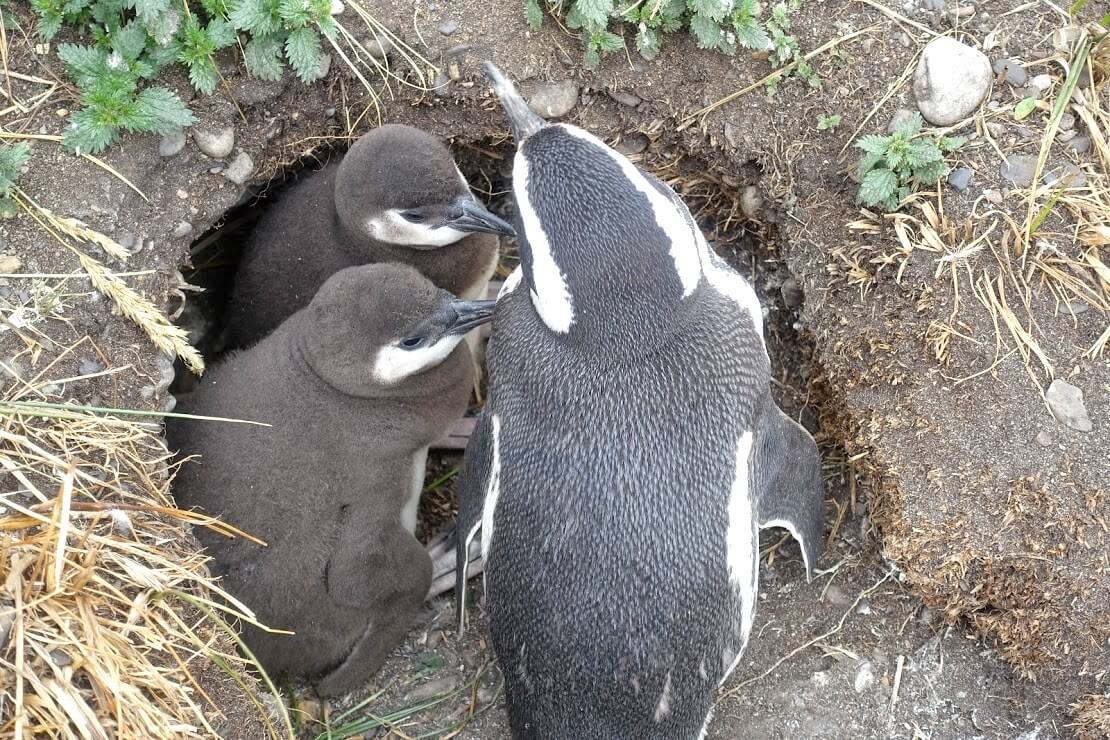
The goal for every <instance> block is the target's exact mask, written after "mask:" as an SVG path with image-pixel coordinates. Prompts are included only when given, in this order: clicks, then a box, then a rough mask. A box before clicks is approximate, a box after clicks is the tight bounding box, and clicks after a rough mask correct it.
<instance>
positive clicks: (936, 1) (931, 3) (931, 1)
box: [921, 0, 944, 13]
mask: <svg viewBox="0 0 1110 740" xmlns="http://www.w3.org/2000/svg"><path fill="white" fill-rule="evenodd" d="M921 7H923V8H925V10H931V11H932V12H934V13H936V12H939V11H941V10H944V0H922V1H921Z"/></svg>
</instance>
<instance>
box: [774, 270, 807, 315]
mask: <svg viewBox="0 0 1110 740" xmlns="http://www.w3.org/2000/svg"><path fill="white" fill-rule="evenodd" d="M779 292H780V293H781V294H782V302H783V303H784V304H786V307H787V308H794V309H797V308H801V307H802V303H804V302H805V294H804V293H802V287H801V286H800V285H798V281H797V280H796V279H795V278H792V277H788V278H786V280H783V281H782V285H781V286H780V287H779Z"/></svg>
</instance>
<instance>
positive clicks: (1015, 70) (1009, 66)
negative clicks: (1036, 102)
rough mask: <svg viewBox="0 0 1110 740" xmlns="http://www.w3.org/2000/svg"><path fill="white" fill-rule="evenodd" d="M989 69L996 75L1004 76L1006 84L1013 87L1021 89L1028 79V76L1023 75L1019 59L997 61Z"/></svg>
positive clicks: (1023, 71)
mask: <svg viewBox="0 0 1110 740" xmlns="http://www.w3.org/2000/svg"><path fill="white" fill-rule="evenodd" d="M991 68H992V69H993V70H994V73H995V74H996V75H1002V76H1004V77H1005V79H1006V82H1009V83H1010V84H1011V85H1014V86H1015V87H1021V86H1022V85H1024V84H1025V81H1026V80H1027V79H1029V75H1027V74H1026V73H1025V67H1024V66H1022V63H1021V60H1020V59H997V60H995V62H994V65H992V67H991Z"/></svg>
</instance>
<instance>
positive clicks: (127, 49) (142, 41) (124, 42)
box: [112, 20, 147, 62]
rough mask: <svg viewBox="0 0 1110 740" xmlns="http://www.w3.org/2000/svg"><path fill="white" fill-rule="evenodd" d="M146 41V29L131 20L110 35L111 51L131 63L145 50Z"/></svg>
mask: <svg viewBox="0 0 1110 740" xmlns="http://www.w3.org/2000/svg"><path fill="white" fill-rule="evenodd" d="M146 40H147V36H146V28H145V27H144V26H143V24H141V23H139V22H138V21H136V20H131V21H128V23H127V25H125V26H123V27H121V28H120V29H119V30H118V31H116V32H115V33H113V34H112V50H113V51H115V52H116V53H117V54H119V55H120V56H121V57H123V58H124V59H126V60H127V61H129V62H133V61H135V60H136V59H138V58H139V56H140V55H141V54H142V53H143V50H145V49H146Z"/></svg>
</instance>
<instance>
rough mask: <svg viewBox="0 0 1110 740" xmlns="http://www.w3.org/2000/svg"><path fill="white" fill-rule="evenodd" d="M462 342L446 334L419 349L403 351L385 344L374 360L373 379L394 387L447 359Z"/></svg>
mask: <svg viewBox="0 0 1110 740" xmlns="http://www.w3.org/2000/svg"><path fill="white" fill-rule="evenodd" d="M461 340H462V336H461V335H459V334H447V335H445V336H443V337H442V338H441V339H440V340H439V341H438V342H436V343H435V344H432V345H429V346H427V347H420V348H419V349H403V348H401V347H398V346H396V345H393V344H387V345H385V346H384V347H382V348H381V349H380V350H378V355H377V357H375V358H374V371H373V372H374V379H375V380H377V381H378V382H379V383H381V384H382V385H395V384H397V383H400V382H401V381H402V380H404V379H405V378H407V377H409V376H410V375H415V374H416V373H419V372H423V371H424V370H427V369H428V368H432V367H435V366H436V365H438V364H439V363H441V362H443V361H444V360H445V359H447V356H448V355H449V354H451V351H452V350H454V349H455V347H456V346H458V344H459V342H460V341H461Z"/></svg>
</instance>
